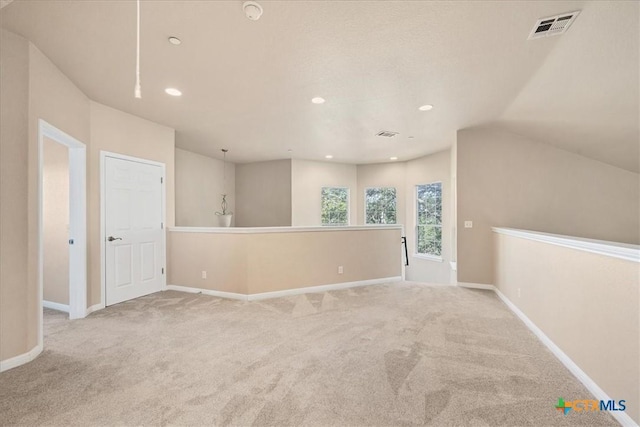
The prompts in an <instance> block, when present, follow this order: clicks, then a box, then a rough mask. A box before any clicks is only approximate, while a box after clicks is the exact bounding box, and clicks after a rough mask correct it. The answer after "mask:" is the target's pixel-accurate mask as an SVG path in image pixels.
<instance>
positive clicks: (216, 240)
mask: <svg viewBox="0 0 640 427" xmlns="http://www.w3.org/2000/svg"><path fill="white" fill-rule="evenodd" d="M168 234H169V239H168V241H169V246H168V247H169V257H168V259H169V276H168V284H172V285H179V286H187V287H193V288H201V289H208V290H216V291H223V292H234V293H240V294H257V293H262V292H274V291H281V290H285V289H295V288H304V287H309V286H319V285H329V284H336V283H344V282H355V281H360V280H371V279H380V278H387V277H397V276H400V275H401V274H402V266H401V259H400V246H399V245H398V242H399V240H400V230H399V229H385V230H348V231H347V230H344V231H315V232H312V231H308V232H307V231H305V232H287V233H263V234H255V233H251V234H220V233H185V232H179V231H171V232H169V233H168ZM338 266H343V268H344V270H343V271H344V273H343V274H338ZM202 271H206V272H207V278H206V279H202Z"/></svg>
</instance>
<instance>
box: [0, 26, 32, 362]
mask: <svg viewBox="0 0 640 427" xmlns="http://www.w3.org/2000/svg"><path fill="white" fill-rule="evenodd" d="M28 92H29V43H28V42H27V41H26V40H25V39H23V38H22V37H19V36H16V35H14V34H12V33H9V32H7V31H5V30H0V236H1V237H0V360H6V359H9V358H11V357H14V356H17V355H19V354H22V353H25V352H27V351H29V350H31V349H32V348H33V347H34V346H35V345H36V342H35V341H34V340H33V338H32V339H29V338H30V333H29V325H30V324H29V319H30V318H31V317H32V316H34V315H35V314H37V313H33V311H31V312H30V311H29V310H28V307H29V306H30V303H29V297H30V295H31V294H30V292H29V289H28V274H27V273H28V265H27V260H28V257H27V254H28V243H29V229H28V218H27V214H28V212H29V209H28V197H27V195H28V190H29V188H28V171H27V165H28V151H29V140H28V129H29V128H28V114H29V103H28V101H29V100H28V97H27V94H28ZM33 337H35V335H34V336H33Z"/></svg>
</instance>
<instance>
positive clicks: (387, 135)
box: [376, 130, 398, 138]
mask: <svg viewBox="0 0 640 427" xmlns="http://www.w3.org/2000/svg"><path fill="white" fill-rule="evenodd" d="M397 134H398V132H391V131H389V130H381V131H380V132H378V133H376V136H384V137H385V138H393V137H394V136H396V135H397Z"/></svg>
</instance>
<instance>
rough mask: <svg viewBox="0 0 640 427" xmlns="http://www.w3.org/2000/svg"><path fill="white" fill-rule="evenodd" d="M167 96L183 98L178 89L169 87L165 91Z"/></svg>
mask: <svg viewBox="0 0 640 427" xmlns="http://www.w3.org/2000/svg"><path fill="white" fill-rule="evenodd" d="M164 91H165V92H166V93H167V94H169V95H171V96H181V95H182V92H180V91H179V90H178V89H175V88H172V87H168V88H166V89H165V90H164Z"/></svg>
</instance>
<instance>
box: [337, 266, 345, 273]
mask: <svg viewBox="0 0 640 427" xmlns="http://www.w3.org/2000/svg"><path fill="white" fill-rule="evenodd" d="M342 273H344V268H343V267H342V266H341V265H339V266H338V274H342Z"/></svg>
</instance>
